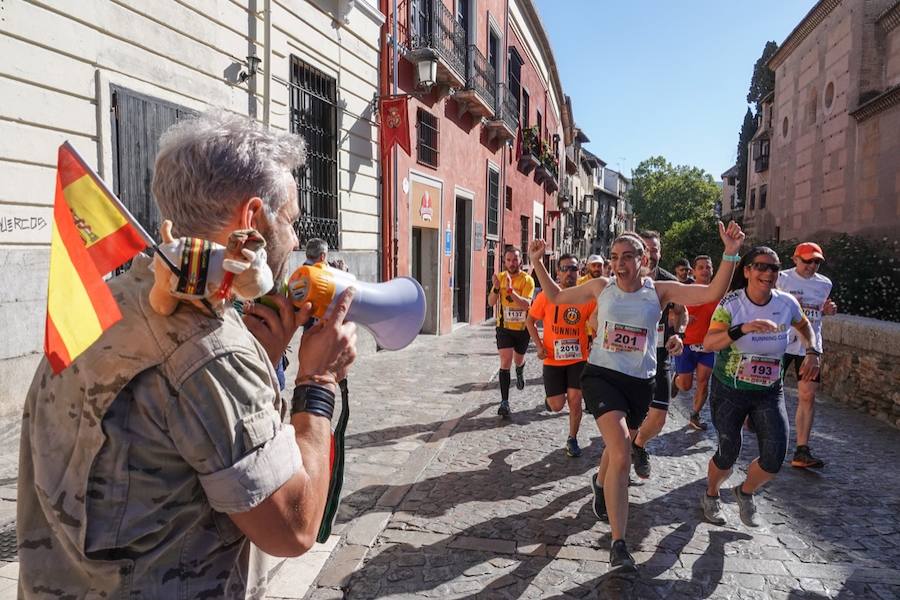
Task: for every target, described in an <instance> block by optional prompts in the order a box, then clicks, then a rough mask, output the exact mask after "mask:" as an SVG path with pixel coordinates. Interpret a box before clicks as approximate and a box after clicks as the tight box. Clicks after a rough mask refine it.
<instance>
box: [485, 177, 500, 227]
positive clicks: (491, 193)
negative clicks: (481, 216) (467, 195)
mask: <svg viewBox="0 0 900 600" xmlns="http://www.w3.org/2000/svg"><path fill="white" fill-rule="evenodd" d="M487 183H488V185H487V200H488V205H487V235H488V236H489V237H497V236H498V235H500V173H499V172H498V171H495V170H494V169H491V168H490V167H488V182H487Z"/></svg>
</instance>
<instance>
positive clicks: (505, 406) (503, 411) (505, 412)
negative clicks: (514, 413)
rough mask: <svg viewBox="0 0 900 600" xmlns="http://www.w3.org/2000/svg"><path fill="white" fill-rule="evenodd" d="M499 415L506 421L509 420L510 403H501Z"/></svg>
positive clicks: (498, 410)
mask: <svg viewBox="0 0 900 600" xmlns="http://www.w3.org/2000/svg"><path fill="white" fill-rule="evenodd" d="M497 414H498V415H500V416H501V417H503V418H504V419H508V418H509V402H507V401H506V400H501V401H500V408H498V409H497Z"/></svg>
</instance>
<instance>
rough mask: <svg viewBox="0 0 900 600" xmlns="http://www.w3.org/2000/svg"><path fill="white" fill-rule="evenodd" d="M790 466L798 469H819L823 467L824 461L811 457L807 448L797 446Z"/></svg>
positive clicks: (810, 452)
mask: <svg viewBox="0 0 900 600" xmlns="http://www.w3.org/2000/svg"><path fill="white" fill-rule="evenodd" d="M791 466H792V467H797V468H799V469H821V468H822V467H824V466H825V461H823V460H822V459H821V458H817V457H815V456H813V453H812V450H810V449H809V446H797V450H796V452H794V458H792V459H791Z"/></svg>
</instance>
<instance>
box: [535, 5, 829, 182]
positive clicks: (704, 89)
mask: <svg viewBox="0 0 900 600" xmlns="http://www.w3.org/2000/svg"><path fill="white" fill-rule="evenodd" d="M536 4H537V7H538V11H539V12H540V15H541V20H542V21H543V22H544V27H545V28H546V29H547V34H548V36H549V38H550V43H551V45H552V47H553V55H554V57H555V58H556V63H557V66H558V67H559V70H560V78H561V79H562V85H563V90H564V93H566V94H568V95H569V96H571V98H572V107H573V111H574V114H575V122H576V124H577V125H578V126H579V127H580V128H581V129H582V130H583V131H584V132H585V133H586V134H587V136H588V137H589V138H590V139H591V143H590V144H588V145H587V147H588V149H589V150H590V151H591V152H593V153H595V154H597V155H598V156H600V157H601V158H602V159H603V160H605V161H606V162H607V163H608V165H609V167H611V168H613V169H616V168H619V167H621V170H622V172H623V173H625V175H627V176H630V174H631V169H633V168H634V167H636V166H637V164H638V163H639V162H641V161H642V160H644V159H645V158H648V157H650V156H654V155H662V156H665V157H666V158H667V159H668V160H669V161H670V162H672V163H675V164H687V165H693V166H697V167H701V168H703V169H705V170H706V171H707V172H709V173H710V174H712V176H713V178H714V179H715V180H716V181H718V180H719V175H721V174H722V173H723V172H724V171H725V170H726V169H728V168H729V167H730V166H731V165H732V164H734V160H735V150H736V148H737V139H738V133H739V131H740V127H741V122H742V121H743V118H744V112H745V111H746V109H747V102H746V98H747V90H748V88H749V86H750V76H751V75H752V73H753V65H754V63H755V62H756V60H757V59H758V58H759V56H760V54H761V53H762V50H763V48H764V47H765V45H766V41H768V40H775V41H776V42H777V43H778V44H781V43H782V42H783V41H784V38H785V37H787V35H788V34H789V33H790V32H791V30H793V28H794V27H795V26H796V25H797V24H798V23H799V22H800V19H802V18H803V17H804V16H805V15H806V13H807V12H809V9H810V8H812V7H813V5H814V4H815V0H753V1H752V2H744V1H742V0H536Z"/></svg>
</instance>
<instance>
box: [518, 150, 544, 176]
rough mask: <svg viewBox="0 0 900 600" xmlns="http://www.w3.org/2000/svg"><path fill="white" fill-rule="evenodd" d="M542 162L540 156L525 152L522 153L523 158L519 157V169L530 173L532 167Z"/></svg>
mask: <svg viewBox="0 0 900 600" xmlns="http://www.w3.org/2000/svg"><path fill="white" fill-rule="evenodd" d="M539 164H541V161H539V160H538V157H537V156H535V155H534V154H531V153H529V152H525V153H524V154H522V158H520V159H519V170H520V171H522V172H523V173H524V174H526V175H528V174H529V173H531V171H532V169H534V168H535V167H536V166H538V165H539Z"/></svg>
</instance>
